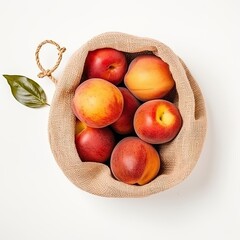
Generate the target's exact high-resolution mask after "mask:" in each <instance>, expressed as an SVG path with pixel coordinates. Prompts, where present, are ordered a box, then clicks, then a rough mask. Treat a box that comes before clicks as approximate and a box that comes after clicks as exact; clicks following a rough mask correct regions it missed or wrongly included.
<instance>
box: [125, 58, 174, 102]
mask: <svg viewBox="0 0 240 240" xmlns="http://www.w3.org/2000/svg"><path fill="white" fill-rule="evenodd" d="M124 83H125V85H126V86H127V88H128V89H129V90H130V92H131V93H132V94H133V95H134V96H135V97H136V98H138V99H139V100H141V101H148V100H152V99H158V98H162V97H164V96H165V95H166V94H167V93H168V92H169V91H170V90H171V89H172V88H173V86H174V85H175V81H174V79H173V77H172V74H171V72H170V70H169V66H168V64H167V63H165V62H164V61H163V60H162V59H161V58H159V57H157V56H155V55H140V56H138V57H136V58H135V59H134V60H133V61H132V62H131V63H130V65H129V68H128V71H127V73H126V74H125V77H124Z"/></svg>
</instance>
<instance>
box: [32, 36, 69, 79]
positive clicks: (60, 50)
mask: <svg viewBox="0 0 240 240" xmlns="http://www.w3.org/2000/svg"><path fill="white" fill-rule="evenodd" d="M48 43H49V44H52V45H54V46H56V47H57V50H58V59H57V62H56V63H55V65H54V66H53V68H52V69H44V68H43V66H42V64H41V63H40V60H39V52H40V49H41V48H42V46H43V45H45V44H48ZM65 51H66V48H65V47H62V48H61V47H60V46H59V45H58V44H57V43H56V42H54V41H52V40H45V41H43V42H41V43H40V44H39V45H38V47H37V49H36V52H35V57H36V62H37V65H38V68H39V69H40V70H41V72H40V73H39V74H38V75H37V76H38V77H39V78H44V77H49V78H50V79H51V80H52V81H53V82H54V83H57V80H56V79H55V78H54V77H53V75H52V73H53V72H54V71H55V70H56V69H57V68H58V66H59V64H60V62H61V60H62V55H63V53H64V52H65Z"/></svg>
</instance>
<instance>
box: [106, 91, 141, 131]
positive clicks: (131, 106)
mask: <svg viewBox="0 0 240 240" xmlns="http://www.w3.org/2000/svg"><path fill="white" fill-rule="evenodd" d="M119 90H120V91H121V93H122V95H123V99H124V106H123V112H122V114H121V116H120V118H119V119H118V120H117V121H116V122H114V123H113V124H112V125H111V126H112V128H113V130H114V131H115V132H117V133H119V134H129V133H131V132H133V131H134V129H133V117H134V113H135V111H136V110H137V108H138V107H139V106H140V102H139V101H138V100H137V99H136V98H135V97H134V96H133V95H132V94H131V93H130V92H129V90H128V89H127V88H125V87H119Z"/></svg>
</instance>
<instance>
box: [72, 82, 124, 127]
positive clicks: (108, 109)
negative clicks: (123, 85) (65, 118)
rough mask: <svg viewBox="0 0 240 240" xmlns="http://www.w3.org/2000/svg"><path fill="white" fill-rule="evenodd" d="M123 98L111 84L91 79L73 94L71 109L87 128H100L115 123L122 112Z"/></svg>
mask: <svg viewBox="0 0 240 240" xmlns="http://www.w3.org/2000/svg"><path fill="white" fill-rule="evenodd" d="M123 104H124V100H123V96H122V93H121V92H120V90H119V89H118V88H117V87H116V86H115V85H113V84H112V83H110V82H108V81H105V80H103V79H100V78H92V79H88V80H86V81H84V82H83V83H81V84H80V85H79V86H78V87H77V89H76V91H75V94H74V97H73V100H72V109H73V112H74V114H75V115H76V117H77V118H78V119H79V120H81V121H82V122H85V123H86V124H87V125H88V126H89V127H93V128H102V127H106V126H108V125H110V124H112V123H113V122H115V121H116V120H117V119H118V118H119V117H120V116H121V114H122V111H123Z"/></svg>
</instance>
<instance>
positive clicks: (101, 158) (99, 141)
mask: <svg viewBox="0 0 240 240" xmlns="http://www.w3.org/2000/svg"><path fill="white" fill-rule="evenodd" d="M75 144H76V149H77V152H78V154H79V156H80V158H81V160H82V161H83V162H100V163H104V162H106V161H107V160H108V159H109V158H110V156H111V153H112V150H113V148H114V146H115V137H114V134H113V132H112V131H111V129H110V128H109V127H105V128H91V127H88V126H87V125H86V124H85V123H83V122H81V121H79V120H77V123H76V131H75Z"/></svg>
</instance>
